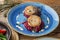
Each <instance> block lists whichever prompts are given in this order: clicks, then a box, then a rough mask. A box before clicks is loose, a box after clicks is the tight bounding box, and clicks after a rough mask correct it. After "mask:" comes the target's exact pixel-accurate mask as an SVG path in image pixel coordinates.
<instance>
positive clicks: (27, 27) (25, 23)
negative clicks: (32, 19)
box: [23, 21, 32, 31]
mask: <svg viewBox="0 0 60 40" xmlns="http://www.w3.org/2000/svg"><path fill="white" fill-rule="evenodd" d="M23 24H24V26H25V28H26V29H27V30H29V31H32V28H31V26H29V25H28V22H27V21H26V22H24V23H23Z"/></svg>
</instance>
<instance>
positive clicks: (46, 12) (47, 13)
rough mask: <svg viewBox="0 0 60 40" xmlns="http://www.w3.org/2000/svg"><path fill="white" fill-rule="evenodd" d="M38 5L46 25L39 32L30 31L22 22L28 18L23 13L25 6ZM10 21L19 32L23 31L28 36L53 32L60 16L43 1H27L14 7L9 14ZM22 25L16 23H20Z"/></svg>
mask: <svg viewBox="0 0 60 40" xmlns="http://www.w3.org/2000/svg"><path fill="white" fill-rule="evenodd" d="M30 5H32V6H36V7H38V8H39V9H41V19H42V20H43V22H44V24H45V26H44V28H43V29H41V31H39V32H38V33H36V32H30V31H28V30H27V29H26V28H25V27H24V25H23V24H21V23H22V22H24V21H26V20H27V18H26V17H25V16H24V15H23V13H24V12H23V11H24V9H25V7H27V6H30ZM8 22H9V24H10V25H11V27H12V28H13V29H14V30H15V31H17V32H18V33H21V34H23V35H27V36H35V37H36V36H43V35H46V34H48V33H50V32H52V31H53V30H54V29H56V27H57V26H58V24H59V17H58V15H57V13H56V12H55V11H54V10H53V9H52V8H51V7H49V6H47V5H45V4H42V3H36V2H27V3H23V4H19V5H17V6H15V7H13V8H12V9H11V10H10V11H9V14H8ZM19 22H20V25H19V26H18V25H16V23H19Z"/></svg>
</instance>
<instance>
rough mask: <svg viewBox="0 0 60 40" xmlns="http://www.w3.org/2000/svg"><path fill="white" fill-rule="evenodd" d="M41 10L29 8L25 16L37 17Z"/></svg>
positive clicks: (26, 9)
mask: <svg viewBox="0 0 60 40" xmlns="http://www.w3.org/2000/svg"><path fill="white" fill-rule="evenodd" d="M39 12H40V11H39V9H38V8H37V7H35V6H27V7H26V8H25V10H24V15H25V16H26V17H27V18H28V17H29V16H30V15H37V14H40V13H39Z"/></svg>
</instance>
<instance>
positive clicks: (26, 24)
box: [23, 21, 44, 32]
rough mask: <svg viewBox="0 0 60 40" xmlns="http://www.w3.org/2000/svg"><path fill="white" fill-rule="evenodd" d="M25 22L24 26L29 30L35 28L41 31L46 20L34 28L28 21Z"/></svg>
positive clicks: (36, 30)
mask: <svg viewBox="0 0 60 40" xmlns="http://www.w3.org/2000/svg"><path fill="white" fill-rule="evenodd" d="M23 24H24V26H25V28H26V29H27V30H29V31H32V30H33V29H34V31H35V32H39V31H40V30H41V29H42V28H43V27H44V22H43V21H42V22H41V25H40V26H37V27H35V28H32V27H31V26H29V25H28V22H27V21H26V22H24V23H23Z"/></svg>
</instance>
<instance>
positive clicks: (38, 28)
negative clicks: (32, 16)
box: [35, 21, 44, 32]
mask: <svg viewBox="0 0 60 40" xmlns="http://www.w3.org/2000/svg"><path fill="white" fill-rule="evenodd" d="M43 27H44V22H43V21H42V22H41V25H40V26H37V27H36V28H35V32H39V31H40V30H41V29H42V28H43Z"/></svg>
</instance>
